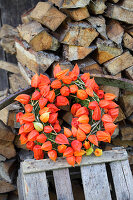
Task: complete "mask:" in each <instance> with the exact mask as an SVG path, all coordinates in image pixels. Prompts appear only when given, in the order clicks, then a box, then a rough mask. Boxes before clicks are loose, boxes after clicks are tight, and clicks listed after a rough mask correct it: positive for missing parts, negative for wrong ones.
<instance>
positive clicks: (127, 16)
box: [105, 3, 133, 24]
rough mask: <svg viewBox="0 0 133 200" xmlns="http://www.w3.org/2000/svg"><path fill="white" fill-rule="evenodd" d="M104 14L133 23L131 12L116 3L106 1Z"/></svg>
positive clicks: (132, 13)
mask: <svg viewBox="0 0 133 200" xmlns="http://www.w3.org/2000/svg"><path fill="white" fill-rule="evenodd" d="M105 16H106V17H109V18H112V19H116V20H119V21H122V22H126V23H128V24H133V12H131V11H128V10H126V9H123V8H121V7H120V6H118V5H113V4H110V3H108V4H107V10H106V13H105Z"/></svg>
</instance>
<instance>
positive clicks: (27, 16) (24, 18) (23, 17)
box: [21, 8, 33, 24]
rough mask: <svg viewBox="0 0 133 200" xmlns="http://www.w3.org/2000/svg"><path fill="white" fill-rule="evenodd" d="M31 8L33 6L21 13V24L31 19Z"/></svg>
mask: <svg viewBox="0 0 133 200" xmlns="http://www.w3.org/2000/svg"><path fill="white" fill-rule="evenodd" d="M32 10H33V8H32V9H30V10H28V11H26V12H25V13H23V14H22V15H21V21H22V23H23V24H27V23H29V22H31V21H32V18H31V16H30V13H31V11H32Z"/></svg>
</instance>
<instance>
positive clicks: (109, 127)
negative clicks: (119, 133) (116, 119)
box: [104, 123, 117, 136]
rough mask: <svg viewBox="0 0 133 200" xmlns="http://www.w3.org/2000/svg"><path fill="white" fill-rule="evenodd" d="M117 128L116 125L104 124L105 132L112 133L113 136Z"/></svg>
mask: <svg viewBox="0 0 133 200" xmlns="http://www.w3.org/2000/svg"><path fill="white" fill-rule="evenodd" d="M116 127H117V125H115V124H114V123H104V128H105V131H107V132H108V133H110V135H111V136H112V135H113V133H114V131H115V129H116Z"/></svg>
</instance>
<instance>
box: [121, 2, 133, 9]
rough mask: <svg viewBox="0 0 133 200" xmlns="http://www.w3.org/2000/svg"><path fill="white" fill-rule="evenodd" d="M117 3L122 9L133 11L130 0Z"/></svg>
mask: <svg viewBox="0 0 133 200" xmlns="http://www.w3.org/2000/svg"><path fill="white" fill-rule="evenodd" d="M119 5H120V6H121V7H122V8H124V9H127V10H130V11H133V1H131V0H123V1H121V2H120V3H119Z"/></svg>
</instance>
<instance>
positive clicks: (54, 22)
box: [30, 2, 66, 31]
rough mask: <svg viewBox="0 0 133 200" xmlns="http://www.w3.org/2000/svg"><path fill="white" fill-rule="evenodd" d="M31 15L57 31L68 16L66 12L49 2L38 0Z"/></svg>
mask: <svg viewBox="0 0 133 200" xmlns="http://www.w3.org/2000/svg"><path fill="white" fill-rule="evenodd" d="M30 16H31V18H32V19H34V20H36V21H38V22H40V23H41V24H43V25H45V26H46V27H47V28H49V29H50V30H52V31H55V30H56V29H57V28H58V27H59V26H60V24H61V23H62V22H63V21H64V20H65V18H66V15H65V14H63V13H62V12H60V11H59V10H58V9H57V8H55V7H54V6H53V5H52V4H51V3H49V2H38V4H37V5H36V7H35V8H34V9H33V10H32V12H31V13H30Z"/></svg>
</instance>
